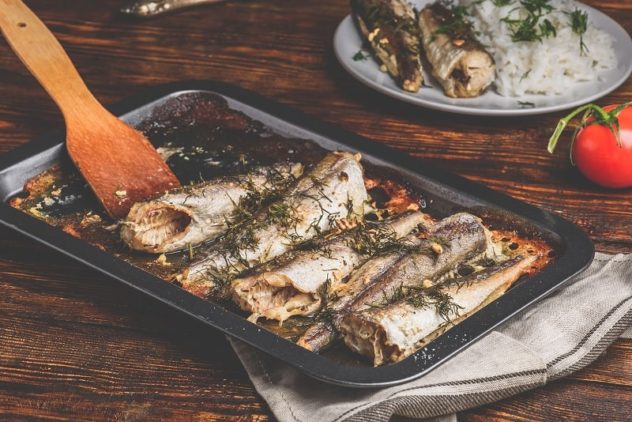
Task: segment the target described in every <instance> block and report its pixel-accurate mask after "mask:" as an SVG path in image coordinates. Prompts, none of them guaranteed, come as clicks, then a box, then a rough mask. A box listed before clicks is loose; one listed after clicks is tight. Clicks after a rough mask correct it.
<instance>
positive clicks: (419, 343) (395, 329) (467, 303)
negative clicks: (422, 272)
mask: <svg viewBox="0 0 632 422" xmlns="http://www.w3.org/2000/svg"><path fill="white" fill-rule="evenodd" d="M535 260H536V257H534V256H527V257H522V256H518V257H515V258H513V259H510V260H508V261H505V262H503V263H500V264H498V265H496V266H493V267H491V268H489V269H486V270H483V271H481V272H479V273H474V274H472V275H470V276H466V277H462V278H456V279H453V280H451V281H449V282H447V283H445V284H443V285H440V286H435V287H431V288H427V289H419V290H418V291H416V292H414V293H413V294H412V295H410V296H408V297H405V298H403V299H401V300H399V301H397V302H396V303H393V304H390V305H386V306H384V307H382V308H379V307H376V308H372V309H366V310H364V311H363V312H359V313H348V314H346V315H345V317H344V318H343V320H342V322H341V324H340V330H341V332H342V335H343V339H344V342H345V344H346V345H347V346H348V347H349V348H350V349H351V350H353V351H354V352H356V353H359V354H362V355H364V356H367V357H369V358H370V359H371V360H372V361H373V365H375V366H378V365H382V364H384V363H388V362H399V361H400V360H402V359H404V358H406V357H407V356H409V355H411V354H412V353H414V352H415V351H416V350H418V349H419V348H421V347H423V346H424V344H426V343H428V342H430V341H431V340H433V339H434V338H436V337H437V336H439V335H441V334H442V333H443V332H444V331H445V330H447V329H448V328H449V327H451V326H453V325H456V324H457V323H458V322H460V321H461V320H463V319H465V318H467V317H468V316H470V315H472V314H473V313H475V312H476V311H478V310H479V309H481V308H482V307H484V306H485V305H487V304H489V303H491V302H492V301H494V300H495V299H497V298H498V297H500V296H501V295H502V294H503V293H504V292H505V291H507V289H508V288H509V287H510V286H511V285H512V284H513V283H514V282H515V281H516V280H518V279H519V278H520V277H521V276H522V275H523V274H525V273H526V272H527V271H528V269H529V267H530V266H531V265H532V264H533V263H534V261H535Z"/></svg>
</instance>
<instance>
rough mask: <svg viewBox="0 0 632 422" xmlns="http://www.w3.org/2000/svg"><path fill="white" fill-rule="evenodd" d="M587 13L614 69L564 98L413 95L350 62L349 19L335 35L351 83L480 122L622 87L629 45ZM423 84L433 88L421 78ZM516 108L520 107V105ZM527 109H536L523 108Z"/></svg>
mask: <svg viewBox="0 0 632 422" xmlns="http://www.w3.org/2000/svg"><path fill="white" fill-rule="evenodd" d="M426 3H429V1H427V0H418V1H413V4H414V5H416V6H417V7H418V9H421V8H423V6H424V4H426ZM582 8H583V9H585V10H586V11H587V12H588V17H589V21H590V22H591V23H592V24H594V25H595V26H596V27H597V28H600V29H602V30H604V31H606V32H607V33H609V34H610V35H611V36H612V38H613V40H614V45H613V47H614V50H615V51H616V52H617V58H618V65H617V67H616V68H615V69H612V70H609V71H605V72H601V73H600V80H598V81H592V82H583V83H578V84H577V88H576V89H575V90H573V92H570V93H568V94H566V95H524V96H522V97H503V96H501V95H498V94H497V93H496V92H495V91H494V90H493V88H492V89H490V90H488V91H487V92H486V93H485V94H483V95H482V96H480V97H477V98H450V97H447V96H445V95H444V94H443V91H442V90H441V88H435V89H427V88H423V87H422V88H421V90H419V92H418V93H416V94H413V93H409V92H406V91H403V90H402V89H401V88H399V87H398V86H397V85H396V84H395V82H394V81H393V79H391V77H390V76H389V75H388V74H386V73H383V72H381V71H380V70H379V67H378V65H377V63H376V62H375V60H373V59H369V60H359V61H354V60H353V56H354V54H356V53H357V52H358V51H359V50H360V49H361V48H362V38H361V37H360V34H359V32H358V30H357V28H356V27H355V24H354V22H353V19H352V18H351V16H350V15H349V16H347V17H346V18H344V20H343V21H342V22H341V23H340V25H339V26H338V29H337V30H336V34H335V35H334V51H335V53H336V57H338V60H339V61H340V63H341V64H342V67H344V68H345V70H347V71H348V72H349V73H350V74H351V75H352V76H353V77H355V78H356V79H358V80H359V81H360V82H362V83H364V84H365V85H367V86H369V87H370V88H373V89H375V90H376V91H380V92H382V93H384V94H386V95H390V96H391V97H394V98H397V99H399V100H402V101H406V102H408V103H412V104H416V105H420V106H424V107H427V108H432V109H436V110H441V111H448V112H452V113H460V114H473V115H480V116H524V115H531V114H542V113H549V112H553V111H559V110H565V109H570V108H574V107H577V106H579V105H582V104H586V103H589V102H591V101H594V100H596V99H598V98H601V97H603V96H605V95H607V94H609V93H610V92H612V91H614V90H615V89H616V88H618V87H619V86H620V85H621V84H623V83H624V82H625V81H626V80H627V79H628V77H629V76H630V73H632V39H630V35H629V34H628V33H627V32H626V31H625V29H623V28H622V27H621V26H620V25H619V24H618V23H617V22H615V21H614V20H612V19H611V18H610V17H608V16H606V15H605V14H603V13H602V12H600V11H598V10H596V9H594V8H592V7H589V6H586V5H584V4H582ZM424 79H425V82H424V83H425V84H430V85H437V83H436V82H434V81H433V80H432V78H431V77H428V75H427V74H424ZM520 103H523V104H522V105H521V104H520ZM526 103H531V104H533V105H535V106H531V105H530V106H529V107H528V108H525V104H526Z"/></svg>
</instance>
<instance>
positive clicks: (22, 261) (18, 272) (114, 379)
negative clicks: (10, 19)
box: [0, 0, 632, 421]
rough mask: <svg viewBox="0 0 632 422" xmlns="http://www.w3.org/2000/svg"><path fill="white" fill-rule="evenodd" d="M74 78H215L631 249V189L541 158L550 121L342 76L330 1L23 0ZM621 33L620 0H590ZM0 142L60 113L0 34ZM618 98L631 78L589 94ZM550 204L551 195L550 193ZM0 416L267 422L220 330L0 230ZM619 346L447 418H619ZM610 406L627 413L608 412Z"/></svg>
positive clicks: (630, 18) (100, 83) (120, 90)
mask: <svg viewBox="0 0 632 422" xmlns="http://www.w3.org/2000/svg"><path fill="white" fill-rule="evenodd" d="M28 3H29V5H30V6H31V7H32V8H33V9H34V10H35V11H36V12H37V13H38V14H39V15H40V16H41V17H42V18H43V20H44V21H45V22H46V23H47V24H48V25H49V26H50V28H51V29H52V30H53V32H54V33H55V34H56V35H57V36H58V37H59V38H60V40H61V42H62V43H63V45H64V46H65V47H66V48H67V50H68V52H69V54H70V55H71V57H72V58H73V59H74V60H75V62H76V63H77V65H78V67H79V70H80V72H81V73H82V75H83V76H84V77H85V79H86V81H87V82H88V84H89V85H90V87H91V88H92V89H93V90H94V92H95V93H96V95H97V96H98V98H99V99H100V100H102V101H103V102H105V103H106V104H107V103H111V102H114V101H117V100H120V99H122V98H124V97H125V96H127V95H129V94H131V93H137V92H140V91H141V90H142V89H143V88H145V87H150V86H153V85H156V84H159V83H165V82H173V81H178V80H183V79H216V80H221V81H225V82H230V83H234V84H237V85H240V86H242V87H245V88H248V89H253V90H255V91H258V92H260V93H261V94H263V95H266V96H269V97H272V98H274V99H276V100H278V101H280V102H283V103H285V104H288V105H291V106H293V107H296V108H298V109H300V110H302V111H304V112H306V113H308V114H310V115H313V116H314V117H316V118H320V119H323V120H326V121H329V122H332V123H336V124H339V125H341V126H343V127H345V128H347V129H349V130H352V131H355V132H358V133H360V134H362V135H364V136H368V137H370V138H374V139H376V140H379V141H381V142H384V143H386V144H388V145H390V146H392V147H394V148H397V149H400V150H403V151H406V152H408V153H411V154H413V155H414V156H417V157H420V158H427V159H432V160H433V161H435V162H436V163H438V164H440V165H441V166H443V167H445V168H447V169H450V170H453V171H456V172H457V173H459V174H462V175H464V176H466V177H468V178H471V179H474V180H477V181H481V182H483V183H485V184H487V185H489V186H491V187H493V188H495V189H498V190H501V191H504V192H507V193H509V194H511V195H513V196H516V197H518V198H520V199H522V200H525V201H527V202H529V203H532V204H534V205H537V206H541V207H543V208H545V209H548V210H551V211H553V212H557V213H559V214H561V215H563V216H564V217H566V218H568V219H570V220H572V221H574V222H575V223H577V224H579V225H580V226H581V227H582V228H584V229H585V230H586V231H587V232H588V233H589V234H590V235H591V236H592V238H593V239H594V240H595V241H596V242H597V245H598V247H599V249H600V250H604V251H610V252H632V206H631V205H632V194H631V192H630V191H629V190H627V191H618V192H614V191H613V192H606V191H603V190H602V189H600V188H597V187H595V186H593V185H591V184H589V183H588V182H586V181H585V180H583V179H582V178H581V176H579V175H578V173H577V172H576V170H574V169H573V168H572V167H570V165H569V164H568V162H567V160H566V157H567V155H568V148H569V146H568V144H565V145H563V147H562V148H561V149H560V151H559V152H558V153H557V154H556V155H555V156H551V155H549V154H548V153H546V151H545V145H546V139H547V138H548V136H549V134H550V130H551V128H552V127H553V125H554V124H555V122H556V119H558V118H559V117H560V114H554V115H549V116H543V117H534V118H520V119H517V118H508V119H492V118H474V117H460V116H452V115H444V114H441V113H437V112H433V111H429V110H423V109H419V108H415V107H412V106H408V105H405V104H400V103H397V102H395V101H393V100H391V99H388V98H386V97H384V96H381V95H379V94H377V93H373V92H371V91H368V90H367V89H365V88H364V87H363V86H362V85H360V84H359V83H358V82H356V81H355V80H353V79H352V78H351V77H350V76H348V75H346V74H345V73H344V72H343V71H342V69H341V67H340V65H339V64H338V63H337V61H336V59H335V57H334V56H333V53H332V51H331V42H332V36H333V31H334V30H335V28H336V26H337V24H338V23H339V21H340V20H341V19H342V17H343V16H345V14H346V13H347V2H346V1H334V0H319V1H315V0H304V1H302V2H293V3H292V4H291V5H289V4H288V3H287V2H286V1H283V0H259V1H255V0H249V1H232V2H229V3H226V4H224V5H219V6H204V7H200V8H196V9H191V10H188V11H185V12H182V13H178V14H173V15H169V16H164V17H161V18H159V19H152V20H146V21H142V22H135V21H132V20H129V19H124V18H122V17H120V16H118V15H117V14H116V13H115V11H116V10H118V8H119V7H120V5H121V3H122V2H121V1H114V0H104V1H100V2H76V1H70V0H58V1H51V0H32V1H29V2H28ZM588 3H589V4H591V5H593V6H595V7H598V8H600V9H601V10H603V11H604V12H605V13H607V14H608V15H610V16H612V17H613V18H614V19H615V20H617V21H618V22H619V23H621V24H622V25H623V26H624V27H625V28H626V29H627V30H628V32H632V3H630V2H629V1H625V2H621V1H597V0H590V1H588ZM0 90H1V91H0V92H1V93H2V95H0V153H1V152H5V151H8V150H10V149H13V148H15V147H16V146H18V145H20V144H23V143H25V142H27V141H28V140H29V139H32V138H33V137H36V136H37V135H40V134H42V133H45V132H48V131H49V130H50V129H51V128H61V127H62V125H63V122H62V120H61V116H60V114H59V113H58V111H57V110H56V109H55V107H54V105H53V104H52V102H51V101H50V100H49V99H48V98H47V97H46V95H45V93H44V92H43V91H42V89H41V88H40V87H39V86H38V85H37V83H36V82H35V80H34V79H33V78H32V77H31V76H29V75H28V73H27V72H26V70H25V69H24V68H23V67H22V65H21V64H20V63H19V62H18V61H17V59H16V58H15V57H14V56H13V54H12V53H11V51H10V50H9V48H8V47H7V45H6V44H5V43H4V42H0ZM630 98H632V81H628V82H627V83H626V84H624V85H623V86H622V87H621V88H619V89H618V90H617V91H615V92H614V93H613V94H611V95H609V96H608V97H607V98H606V99H604V100H602V101H600V102H601V103H604V104H605V103H609V102H622V101H624V100H629V99H630ZM551 198H555V201H551ZM0 337H1V338H2V341H0V415H1V416H0V418H2V419H15V420H21V419H26V418H34V419H39V420H113V419H122V420H154V419H184V420H195V419H199V420H226V419H229V420H267V419H268V418H269V416H270V413H269V410H268V409H267V407H266V406H265V403H263V402H262V400H261V398H260V397H259V396H258V395H257V394H256V392H255V391H254V389H253V388H252V386H251V384H250V383H249V381H248V379H247V376H246V374H245V373H244V371H243V369H242V368H241V366H240V364H239V362H238V360H237V359H236V357H235V356H234V354H233V353H232V350H231V349H230V347H229V346H228V344H227V342H226V341H225V339H224V337H223V336H222V335H220V334H218V333H216V332H213V331H210V330H208V329H206V328H204V327H201V326H200V325H199V324H197V323H195V322H192V321H191V320H190V319H188V318H186V317H183V316H180V315H178V314H176V313H175V312H173V311H170V310H168V309H165V307H163V306H160V305H158V304H156V303H154V302H153V301H152V300H151V299H148V298H145V297H143V296H141V295H140V294H137V293H134V292H133V291H131V290H130V289H128V288H125V287H123V286H119V285H117V284H115V283H113V282H111V281H110V280H108V279H106V278H105V277H103V276H101V275H99V274H97V273H95V272H94V271H92V270H89V269H87V268H84V267H82V266H79V265H78V264H76V263H74V262H73V261H71V260H70V259H68V258H65V257H63V256H62V255H60V254H58V253H55V252H53V251H50V250H48V249H47V248H45V247H43V246H39V245H37V244H35V243H34V242H32V241H30V240H28V239H26V238H25V237H23V236H21V235H18V234H15V233H13V232H11V231H9V230H8V229H5V228H0ZM630 362H632V342H630V341H629V340H619V341H617V342H615V344H614V345H613V346H612V347H611V348H609V349H608V350H607V351H606V352H605V353H604V355H603V356H602V357H601V358H600V359H599V360H598V361H597V362H595V363H594V364H593V365H591V366H590V367H588V368H587V369H584V370H582V371H580V372H578V373H576V374H573V375H571V376H570V377H568V378H566V379H564V380H561V381H558V382H556V383H553V384H552V385H550V386H546V387H544V388H540V389H537V390H535V391H533V392H529V393H526V394H523V395H521V396H518V397H515V398H512V399H508V400H504V401H502V402H500V403H496V404H493V405H490V406H484V407H482V408H480V409H475V410H472V411H469V412H464V413H463V414H462V415H461V419H462V420H468V421H469V420H489V419H494V420H561V419H568V420H599V419H601V420H624V419H625V417H627V416H629V403H630V401H632V391H631V388H632V386H631V381H630V380H632V372H631V371H632V367H631V366H630ZM626 405H627V407H626Z"/></svg>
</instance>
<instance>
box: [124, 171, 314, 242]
mask: <svg viewBox="0 0 632 422" xmlns="http://www.w3.org/2000/svg"><path fill="white" fill-rule="evenodd" d="M302 173H303V166H302V165H301V164H278V165H275V166H272V167H262V168H258V169H255V170H254V171H253V172H252V173H250V174H245V175H239V176H234V177H225V178H221V179H216V180H211V181H208V182H204V183H201V184H198V185H194V186H186V187H183V188H178V189H176V190H173V191H170V192H167V193H166V194H164V195H162V196H161V197H159V198H157V199H153V200H151V201H145V202H138V203H136V204H134V206H132V208H131V209H130V211H129V213H128V215H127V217H126V218H125V219H124V220H123V221H122V224H121V233H120V235H121V239H122V240H123V242H124V243H125V244H126V245H127V246H129V247H130V248H131V249H134V250H137V251H143V252H150V253H165V252H174V251H178V250H182V249H185V248H187V247H189V246H195V245H197V244H199V243H202V242H204V241H209V240H213V239H215V238H217V237H218V236H219V235H220V234H222V233H224V232H225V231H226V230H228V227H229V224H230V223H233V222H234V221H235V220H236V219H238V218H239V213H238V209H239V208H240V206H246V204H242V202H245V200H246V199H252V198H254V197H257V198H259V199H261V201H263V200H265V198H266V197H270V196H272V195H278V194H280V193H282V192H283V191H285V190H287V189H288V188H289V187H290V186H292V185H293V184H294V182H295V181H296V179H297V178H298V177H299V176H301V174H302ZM250 202H253V201H250ZM249 205H252V204H249ZM250 211H253V212H254V210H250Z"/></svg>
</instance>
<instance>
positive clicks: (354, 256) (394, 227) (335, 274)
mask: <svg viewBox="0 0 632 422" xmlns="http://www.w3.org/2000/svg"><path fill="white" fill-rule="evenodd" d="M428 221H430V220H429V217H427V216H426V215H425V214H423V213H421V212H411V213H406V214H404V215H402V216H397V217H394V218H392V219H389V220H388V221H386V222H383V223H374V224H368V223H367V224H365V225H360V226H358V227H356V228H354V229H352V230H350V231H348V232H345V233H343V234H341V235H339V236H336V237H334V238H332V239H330V240H328V241H326V242H321V243H320V244H317V245H316V246H315V248H314V249H311V250H302V251H297V252H295V253H292V252H290V253H288V254H286V255H282V256H281V257H280V260H279V262H274V261H273V262H271V263H270V264H272V265H265V266H264V267H263V268H262V269H260V270H258V271H257V272H256V273H255V274H253V275H250V276H248V277H244V278H238V279H236V280H234V281H233V282H232V285H231V293H232V297H233V301H234V302H235V303H237V304H238V305H239V306H240V307H241V309H243V310H244V311H248V312H251V313H252V318H253V319H255V320H256V319H257V318H259V317H260V316H261V317H265V318H267V319H272V320H277V321H279V322H283V321H284V320H286V319H287V318H289V317H291V316H293V315H312V314H313V313H314V312H316V311H317V310H318V309H320V307H321V304H322V298H321V296H322V295H323V294H326V293H323V292H322V290H323V288H328V289H329V290H333V291H336V290H337V289H338V288H339V287H344V286H345V285H340V282H341V281H342V280H343V279H344V278H346V277H347V276H348V275H349V274H350V273H351V271H353V269H354V268H356V267H357V266H359V265H360V264H361V263H362V262H364V261H365V260H366V259H368V258H369V256H370V254H371V253H374V252H375V253H379V250H380V248H392V247H397V246H395V245H394V244H395V243H396V242H400V241H398V239H401V238H402V237H404V236H406V235H407V234H408V233H410V232H411V231H412V230H414V229H415V228H417V227H418V226H419V225H423V224H426V223H427V222H428ZM402 247H404V245H403V244H402Z"/></svg>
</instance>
